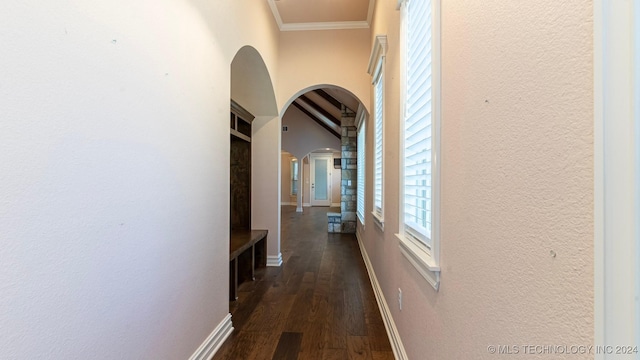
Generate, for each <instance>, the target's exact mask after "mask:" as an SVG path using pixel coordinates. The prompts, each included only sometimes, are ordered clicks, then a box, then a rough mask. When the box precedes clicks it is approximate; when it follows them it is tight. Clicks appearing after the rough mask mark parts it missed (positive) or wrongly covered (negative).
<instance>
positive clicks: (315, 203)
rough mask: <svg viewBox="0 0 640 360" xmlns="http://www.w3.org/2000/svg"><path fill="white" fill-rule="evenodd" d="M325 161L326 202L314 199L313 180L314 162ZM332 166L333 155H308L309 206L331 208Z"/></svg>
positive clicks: (314, 172)
mask: <svg viewBox="0 0 640 360" xmlns="http://www.w3.org/2000/svg"><path fill="white" fill-rule="evenodd" d="M317 159H326V160H327V200H316V199H315V192H316V191H315V179H316V165H315V160H317ZM332 164H333V154H329V153H327V154H325V153H318V154H313V153H312V154H310V155H309V183H310V185H309V202H310V203H311V206H331V190H332V188H331V171H332V168H333V167H332Z"/></svg>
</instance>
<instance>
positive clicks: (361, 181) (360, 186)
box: [356, 115, 366, 224]
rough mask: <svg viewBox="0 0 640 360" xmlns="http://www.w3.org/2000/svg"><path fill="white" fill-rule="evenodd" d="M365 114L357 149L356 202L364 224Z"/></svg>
mask: <svg viewBox="0 0 640 360" xmlns="http://www.w3.org/2000/svg"><path fill="white" fill-rule="evenodd" d="M363 118H364V115H363V117H361V118H360V126H358V137H357V149H358V168H357V169H358V188H357V191H358V198H357V204H356V214H357V215H358V218H359V219H360V223H361V224H364V191H365V188H364V182H365V176H364V174H365V173H366V172H365V163H364V162H365V157H364V155H365V151H366V148H365V143H364V139H365V136H366V130H365V125H364V119H363Z"/></svg>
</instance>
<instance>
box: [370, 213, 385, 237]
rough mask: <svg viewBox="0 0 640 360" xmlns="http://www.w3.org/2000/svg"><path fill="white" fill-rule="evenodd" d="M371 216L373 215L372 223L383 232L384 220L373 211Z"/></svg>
mask: <svg viewBox="0 0 640 360" xmlns="http://www.w3.org/2000/svg"><path fill="white" fill-rule="evenodd" d="M371 215H373V222H374V223H375V224H376V226H378V229H380V231H383V232H384V218H383V217H382V216H380V214H378V213H377V212H376V211H375V210H374V211H372V212H371Z"/></svg>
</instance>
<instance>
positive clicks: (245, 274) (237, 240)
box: [229, 230, 268, 301]
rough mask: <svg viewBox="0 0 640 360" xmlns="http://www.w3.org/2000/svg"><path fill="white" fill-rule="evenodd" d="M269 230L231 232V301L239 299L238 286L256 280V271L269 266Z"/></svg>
mask: <svg viewBox="0 0 640 360" xmlns="http://www.w3.org/2000/svg"><path fill="white" fill-rule="evenodd" d="M267 233H268V231H267V230H231V241H230V246H229V300H232V301H233V300H237V299H238V285H239V284H242V282H244V281H246V280H248V279H251V280H255V269H256V268H257V267H265V266H267Z"/></svg>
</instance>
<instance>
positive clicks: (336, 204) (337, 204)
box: [331, 203, 340, 207]
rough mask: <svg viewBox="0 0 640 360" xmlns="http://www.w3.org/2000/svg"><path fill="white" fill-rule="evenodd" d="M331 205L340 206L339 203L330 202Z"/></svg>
mask: <svg viewBox="0 0 640 360" xmlns="http://www.w3.org/2000/svg"><path fill="white" fill-rule="evenodd" d="M331 207H340V203H331Z"/></svg>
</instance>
